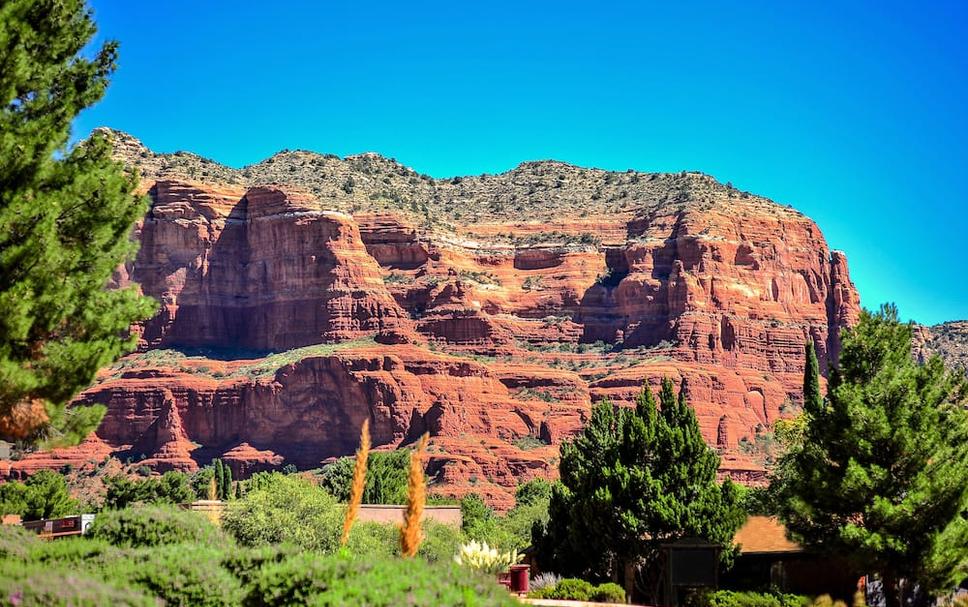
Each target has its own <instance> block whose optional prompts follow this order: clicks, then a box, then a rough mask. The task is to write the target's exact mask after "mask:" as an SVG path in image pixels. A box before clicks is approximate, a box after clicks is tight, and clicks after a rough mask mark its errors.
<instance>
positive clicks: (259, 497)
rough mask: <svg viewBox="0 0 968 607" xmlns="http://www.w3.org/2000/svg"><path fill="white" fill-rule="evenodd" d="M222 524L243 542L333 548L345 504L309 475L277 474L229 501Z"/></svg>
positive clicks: (263, 479)
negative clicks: (306, 477) (257, 487)
mask: <svg viewBox="0 0 968 607" xmlns="http://www.w3.org/2000/svg"><path fill="white" fill-rule="evenodd" d="M222 528H223V529H225V531H227V532H228V533H229V534H230V535H232V536H233V537H235V539H236V540H238V542H239V543H240V544H242V545H244V546H265V545H272V544H284V543H288V544H293V545H296V546H299V547H300V548H303V549H306V550H318V551H320V552H332V551H334V550H335V549H336V547H337V546H338V544H339V537H340V533H341V531H342V528H343V507H342V506H341V505H339V504H337V503H336V500H335V499H334V498H333V497H332V496H331V495H329V494H328V493H326V492H325V491H323V490H322V489H320V488H319V487H316V486H315V485H313V484H312V483H311V482H309V481H307V480H306V479H303V478H300V477H298V476H294V475H282V474H274V475H269V476H266V477H262V479H261V484H260V488H259V489H256V490H251V491H249V493H248V494H247V495H245V496H244V497H243V498H242V499H239V500H234V501H232V502H229V505H228V507H227V508H226V510H225V512H224V513H223V515H222Z"/></svg>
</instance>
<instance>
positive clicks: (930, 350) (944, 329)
mask: <svg viewBox="0 0 968 607" xmlns="http://www.w3.org/2000/svg"><path fill="white" fill-rule="evenodd" d="M914 351H915V354H916V355H917V356H918V358H919V359H920V360H922V361H924V360H927V358H928V357H929V356H931V355H935V354H936V355H938V356H940V357H941V359H942V360H944V362H945V364H946V365H947V366H949V367H951V368H953V369H968V320H956V321H951V322H945V323H941V324H938V325H934V326H932V327H925V326H923V325H916V326H915V327H914Z"/></svg>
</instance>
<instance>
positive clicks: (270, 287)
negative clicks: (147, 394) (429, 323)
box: [128, 181, 412, 350]
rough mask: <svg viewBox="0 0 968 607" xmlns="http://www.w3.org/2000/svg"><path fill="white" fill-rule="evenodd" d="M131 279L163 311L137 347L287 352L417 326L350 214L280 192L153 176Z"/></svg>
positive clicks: (395, 335) (394, 335)
mask: <svg viewBox="0 0 968 607" xmlns="http://www.w3.org/2000/svg"><path fill="white" fill-rule="evenodd" d="M149 194H150V196H151V197H152V203H153V204H152V206H151V210H150V211H149V213H148V216H147V217H146V218H145V220H144V222H143V225H142V226H141V229H140V239H141V249H140V251H139V254H138V258H137V260H136V261H135V262H134V265H133V268H131V269H130V271H129V272H128V274H129V275H130V278H131V280H132V281H134V282H137V283H138V284H140V285H141V288H142V290H143V291H144V293H145V294H147V295H151V296H152V297H155V298H156V299H158V301H159V302H160V303H161V311H160V312H159V313H158V314H157V315H156V316H155V317H154V318H153V319H151V320H150V321H148V322H147V323H146V324H145V326H144V330H143V333H142V341H143V348H168V347H208V348H223V349H247V350H284V349H289V348H294V347H299V346H305V345H309V344H314V343H320V342H334V341H341V340H346V339H353V338H356V337H360V336H362V335H370V334H373V333H378V334H381V335H382V336H384V337H385V338H386V339H388V340H390V341H400V340H405V339H407V335H408V333H411V332H412V328H411V323H410V321H409V319H408V318H407V316H406V314H405V313H404V312H403V311H402V310H401V309H400V307H399V306H398V305H397V304H396V302H394V301H393V298H392V297H391V296H390V294H389V293H388V292H387V290H386V289H385V287H384V285H383V279H382V277H381V274H380V269H379V265H378V264H377V263H376V261H375V260H374V259H373V258H372V257H370V256H369V255H368V254H367V252H366V249H365V248H364V246H363V243H362V240H361V238H360V232H359V229H358V228H357V226H356V224H355V222H353V220H352V218H350V217H348V216H346V215H342V214H340V213H335V212H326V211H321V210H320V209H319V205H318V204H316V203H315V202H314V201H313V199H312V198H311V197H309V196H307V195H305V194H302V193H299V192H297V191H293V190H291V189H285V188H281V187H274V186H273V187H253V188H249V189H247V190H244V191H243V190H240V189H237V188H234V187H214V186H200V185H197V184H189V183H183V182H175V181H159V182H157V183H155V184H154V185H153V186H152V187H151V189H150V190H149Z"/></svg>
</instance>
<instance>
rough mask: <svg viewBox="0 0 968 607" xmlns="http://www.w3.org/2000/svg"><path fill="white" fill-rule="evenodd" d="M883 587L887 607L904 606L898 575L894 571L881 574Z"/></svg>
mask: <svg viewBox="0 0 968 607" xmlns="http://www.w3.org/2000/svg"><path fill="white" fill-rule="evenodd" d="M881 587H882V588H883V591H884V602H885V603H886V604H887V607H904V604H903V602H902V597H901V593H900V592H899V590H900V589H899V588H898V580H897V576H896V575H894V573H893V572H892V573H882V574H881Z"/></svg>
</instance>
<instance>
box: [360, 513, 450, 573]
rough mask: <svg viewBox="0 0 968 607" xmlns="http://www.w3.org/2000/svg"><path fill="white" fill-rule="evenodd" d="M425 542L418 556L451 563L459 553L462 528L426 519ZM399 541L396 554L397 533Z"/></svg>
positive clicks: (434, 561) (433, 561) (431, 560)
mask: <svg viewBox="0 0 968 607" xmlns="http://www.w3.org/2000/svg"><path fill="white" fill-rule="evenodd" d="M387 526H388V527H391V528H392V529H393V531H394V532H396V528H395V527H393V526H392V525H387ZM423 535H424V539H423V542H421V543H420V549H419V550H417V556H420V557H423V558H424V559H425V560H427V561H428V562H430V563H451V562H453V560H454V555H456V554H457V550H458V549H459V548H460V545H461V543H462V541H463V537H462V536H461V533H460V530H458V529H457V528H455V527H451V526H450V525H444V524H442V523H438V522H436V521H424V522H423ZM396 539H397V541H396V542H395V543H394V546H395V548H396V550H395V551H394V554H399V546H400V542H399V535H397V538H396ZM356 554H359V555H360V556H366V554H365V553H362V552H357V553H356Z"/></svg>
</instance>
